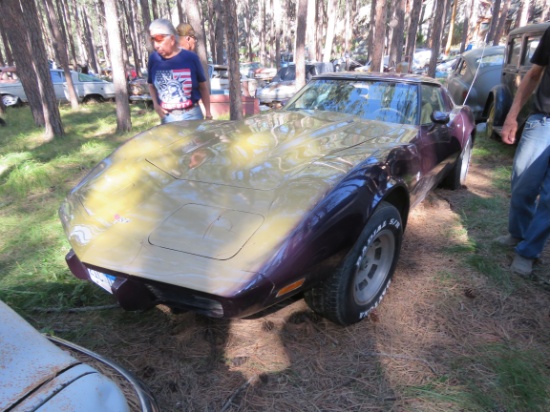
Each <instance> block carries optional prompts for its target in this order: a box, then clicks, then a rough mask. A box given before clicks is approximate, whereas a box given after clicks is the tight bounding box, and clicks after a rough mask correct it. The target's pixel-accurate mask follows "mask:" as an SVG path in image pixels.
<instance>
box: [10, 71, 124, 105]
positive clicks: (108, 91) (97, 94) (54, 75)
mask: <svg viewBox="0 0 550 412" xmlns="http://www.w3.org/2000/svg"><path fill="white" fill-rule="evenodd" d="M10 72H11V75H10V77H9V78H8V76H6V77H7V78H8V80H3V79H2V78H0V95H1V96H2V100H3V102H4V104H5V105H6V106H16V105H18V104H21V103H26V102H27V101H28V99H27V95H26V94H25V90H24V89H23V84H22V83H21V80H19V78H18V77H17V74H16V69H15V68H12V70H10ZM2 73H4V71H3V72H2ZM6 73H8V72H7V71H6ZM50 76H51V79H52V83H53V88H54V92H55V97H56V99H57V100H58V101H60V102H68V101H69V89H68V88H67V82H66V79H65V73H64V72H63V70H59V69H50ZM71 79H72V81H73V85H74V88H75V92H76V95H77V98H78V101H79V102H83V103H87V102H102V101H105V100H111V99H114V98H115V86H114V84H113V83H111V82H108V81H106V80H102V79H99V78H98V77H95V76H93V75H91V74H84V73H80V72H75V71H72V70H71Z"/></svg>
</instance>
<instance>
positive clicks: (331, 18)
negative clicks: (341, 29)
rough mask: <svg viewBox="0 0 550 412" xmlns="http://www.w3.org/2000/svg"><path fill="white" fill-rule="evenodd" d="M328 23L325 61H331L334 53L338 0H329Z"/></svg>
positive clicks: (324, 52) (324, 53)
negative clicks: (333, 43) (333, 44)
mask: <svg viewBox="0 0 550 412" xmlns="http://www.w3.org/2000/svg"><path fill="white" fill-rule="evenodd" d="M383 1H385V0H383ZM327 14H328V25H327V35H326V38H325V48H324V50H323V61H324V62H328V61H330V56H331V54H332V42H333V41H334V28H335V27H336V16H337V14H338V0H328V9H327Z"/></svg>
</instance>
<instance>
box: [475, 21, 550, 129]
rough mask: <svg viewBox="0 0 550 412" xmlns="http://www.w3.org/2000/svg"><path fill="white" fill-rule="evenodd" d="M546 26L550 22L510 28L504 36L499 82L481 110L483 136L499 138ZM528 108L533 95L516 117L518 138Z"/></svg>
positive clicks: (529, 108)
mask: <svg viewBox="0 0 550 412" xmlns="http://www.w3.org/2000/svg"><path fill="white" fill-rule="evenodd" d="M548 26H550V23H540V24H530V25H527V26H524V27H520V28H517V29H514V30H512V31H511V32H510V33H509V34H508V38H507V40H506V50H505V53H504V56H505V57H504V59H505V60H504V65H503V66H502V70H501V75H500V83H498V84H497V85H496V86H494V87H493V89H491V91H490V93H489V98H488V102H487V105H486V107H485V116H486V117H487V133H488V135H489V136H491V137H492V138H495V139H500V133H501V131H502V126H503V124H504V120H505V119H506V115H507V114H508V111H509V110H510V107H511V105H512V101H513V100H514V96H515V95H516V92H517V88H518V86H519V84H520V83H521V80H522V79H523V76H525V73H527V72H528V71H529V69H530V68H531V61H530V60H531V57H532V56H533V53H534V52H535V49H536V48H537V46H538V44H539V41H540V38H541V37H542V35H543V34H544V31H545V30H546V29H547V28H548ZM532 105H533V95H532V96H531V97H530V99H529V101H528V102H527V103H526V104H525V105H524V106H523V108H522V109H521V111H520V113H519V115H518V125H519V128H518V136H520V135H521V132H522V130H523V125H524V124H525V121H526V120H527V117H529V114H530V112H531V109H532Z"/></svg>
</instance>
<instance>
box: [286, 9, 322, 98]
mask: <svg viewBox="0 0 550 412" xmlns="http://www.w3.org/2000/svg"><path fill="white" fill-rule="evenodd" d="M297 8H298V12H297V13H296V14H297V16H296V17H297V19H296V56H295V59H294V61H295V62H296V90H299V89H301V88H302V87H304V86H305V84H306V59H305V57H306V50H305V46H306V22H307V0H299V1H298V5H297ZM327 61H328V60H327Z"/></svg>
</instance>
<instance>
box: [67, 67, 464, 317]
mask: <svg viewBox="0 0 550 412" xmlns="http://www.w3.org/2000/svg"><path fill="white" fill-rule="evenodd" d="M474 137H475V124H474V118H473V115H472V113H471V110H470V109H469V108H468V107H467V106H456V105H455V104H454V103H453V101H452V99H451V98H450V96H449V95H448V93H447V91H446V90H445V88H444V87H443V86H442V85H441V84H440V83H439V82H437V81H435V80H434V79H429V78H422V77H418V76H413V75H410V76H396V75H389V74H377V75H371V74H365V73H353V74H351V73H330V74H323V75H319V76H317V77H316V78H315V79H313V80H312V81H311V82H310V83H309V84H307V85H306V86H305V87H304V88H302V89H301V90H300V91H299V92H298V93H297V94H296V95H295V96H294V97H293V98H292V99H291V100H290V101H289V102H288V104H287V105H285V107H284V108H283V109H281V110H274V111H268V112H266V113H263V114H260V115H257V116H253V117H251V118H248V119H244V120H242V121H234V122H204V121H195V122H182V123H179V124H178V123H171V124H168V125H162V126H158V127H155V128H153V129H151V130H149V131H146V132H144V133H141V134H139V135H137V136H136V137H134V138H133V139H131V140H129V141H128V142H126V143H125V144H124V145H122V146H121V147H119V148H118V149H117V150H116V151H115V152H114V153H113V154H111V155H110V156H109V157H107V158H106V159H105V160H104V161H102V162H101V163H100V164H99V165H97V166H96V167H95V168H94V169H93V170H92V171H91V172H90V173H89V174H88V175H87V176H86V177H85V178H84V179H83V180H82V181H81V182H80V183H79V184H78V185H77V186H76V187H75V188H74V189H73V190H72V191H71V192H70V194H69V195H68V197H67V199H66V200H65V201H64V202H63V204H62V205H61V207H60V210H59V216H60V219H61V222H62V225H63V228H64V230H65V234H66V236H67V238H68V240H69V243H70V245H71V247H72V249H71V251H70V252H69V253H68V254H67V256H66V260H67V263H68V266H69V268H70V270H71V272H72V273H73V274H74V275H75V276H76V277H78V278H80V279H83V280H88V281H92V282H94V283H96V284H97V285H98V286H100V287H102V288H104V289H105V290H106V291H107V292H109V293H112V294H113V295H114V297H115V298H116V299H117V300H118V302H119V303H120V305H121V306H122V307H123V308H124V309H127V310H141V309H147V308H150V307H153V306H154V305H156V304H160V303H163V304H165V305H167V306H168V307H172V308H178V309H185V310H193V311H195V312H198V313H201V314H204V315H208V316H213V317H226V318H227V317H245V316H248V315H252V314H254V313H257V312H259V311H261V310H263V309H265V308H267V307H269V306H271V305H274V304H276V303H278V302H280V301H283V300H285V299H287V298H289V297H290V296H292V295H295V294H297V293H300V292H304V294H305V298H306V302H307V303H308V304H309V305H310V306H311V308H312V309H313V310H314V311H316V312H317V313H319V314H320V315H322V316H325V317H326V318H328V319H330V320H332V321H334V322H336V323H339V324H344V325H346V324H351V323H354V322H358V321H359V320H361V319H363V318H365V317H367V316H368V314H369V312H370V311H371V310H373V309H374V308H375V307H376V306H378V304H379V303H380V301H381V300H382V298H383V296H384V295H385V293H386V291H387V289H388V286H389V284H390V281H391V277H392V275H393V272H394V269H395V266H396V263H397V260H398V257H399V251H400V248H401V241H402V236H403V229H404V228H405V227H406V224H407V218H408V215H409V211H410V209H411V208H412V207H414V206H415V205H417V204H418V203H419V202H420V201H422V199H423V198H424V197H425V196H426V195H427V194H428V192H429V190H430V189H432V188H433V187H435V186H437V185H438V184H443V185H444V186H446V187H449V188H455V189H456V188H458V187H460V186H461V185H462V184H463V183H464V181H465V179H466V175H467V172H468V165H469V161H470V155H471V150H472V145H473V143H474Z"/></svg>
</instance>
